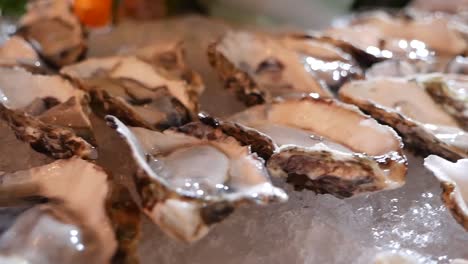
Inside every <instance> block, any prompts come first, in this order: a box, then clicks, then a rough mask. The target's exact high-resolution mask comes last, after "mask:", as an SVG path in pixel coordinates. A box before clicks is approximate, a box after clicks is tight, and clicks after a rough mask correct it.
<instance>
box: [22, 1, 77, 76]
mask: <svg viewBox="0 0 468 264" xmlns="http://www.w3.org/2000/svg"><path fill="white" fill-rule="evenodd" d="M16 34H17V35H18V36H21V37H23V38H24V39H26V40H27V41H28V42H29V43H31V45H32V46H33V47H34V49H35V50H36V51H37V52H38V53H39V54H40V55H41V57H42V58H43V59H44V61H46V62H47V63H49V64H51V65H52V66H54V67H57V68H60V67H62V66H64V65H68V64H71V63H74V62H76V61H77V60H79V59H80V58H81V57H83V56H84V53H85V52H86V42H85V33H84V30H83V28H82V26H81V24H80V22H79V20H78V18H77V17H76V16H75V15H74V14H73V12H72V10H71V6H70V3H69V2H68V1H63V0H35V1H31V2H29V4H28V5H27V12H26V14H25V15H24V16H23V17H21V20H20V25H19V28H18V31H17V32H16Z"/></svg>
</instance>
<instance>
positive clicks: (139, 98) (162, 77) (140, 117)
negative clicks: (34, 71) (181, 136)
mask: <svg viewBox="0 0 468 264" xmlns="http://www.w3.org/2000/svg"><path fill="white" fill-rule="evenodd" d="M174 52H175V51H174ZM140 56H142V57H145V56H146V55H140ZM145 58H147V57H145ZM164 67H169V66H168V65H165V66H158V65H156V64H155V62H154V61H151V62H148V60H147V59H145V60H144V59H142V58H140V57H137V56H116V57H108V58H95V59H88V60H86V61H83V62H81V63H78V64H75V65H71V66H67V67H64V68H63V69H62V70H61V73H62V74H64V75H66V76H68V77H70V78H72V79H73V80H74V81H75V82H77V83H79V85H81V86H82V87H83V88H84V89H85V90H87V91H89V92H90V94H91V96H92V100H93V105H94V106H95V107H96V108H97V111H98V112H100V113H101V114H102V115H105V114H113V115H115V116H117V117H118V118H120V119H121V120H122V121H124V122H125V123H126V124H128V125H132V126H139V127H146V128H149V129H166V128H168V127H171V126H180V125H183V124H185V123H187V122H189V121H191V120H192V118H193V116H194V113H195V112H196V111H197V109H198V94H199V93H200V92H201V91H202V90H203V88H202V86H201V84H200V82H199V81H198V79H197V78H196V77H193V76H192V77H193V78H195V79H197V80H195V79H193V78H192V77H187V78H188V79H189V80H186V79H183V78H182V74H181V73H179V72H177V73H175V72H176V70H174V69H172V70H171V69H167V68H164ZM186 71H188V70H187V69H186ZM193 74H195V73H193ZM196 76H198V75H196ZM189 81H190V82H189Z"/></svg>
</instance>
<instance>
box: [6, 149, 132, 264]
mask: <svg viewBox="0 0 468 264" xmlns="http://www.w3.org/2000/svg"><path fill="white" fill-rule="evenodd" d="M0 179H1V181H0V191H1V192H0V203H1V205H2V206H3V207H15V206H16V207H17V206H21V205H24V204H25V203H26V204H27V203H29V204H32V205H33V206H32V207H31V208H30V209H28V210H26V211H25V212H24V213H22V214H20V216H19V217H18V218H17V219H16V221H15V222H14V223H13V225H12V226H11V227H10V228H9V229H8V230H7V231H6V232H5V233H4V234H3V235H2V237H1V239H0V255H1V257H2V258H4V257H6V258H10V259H11V260H12V259H19V260H22V261H27V262H34V263H41V264H42V263H84V262H89V263H110V261H111V259H112V257H113V256H114V255H115V254H116V252H119V253H120V254H124V253H125V252H127V251H126V250H127V249H126V248H125V246H127V245H126V243H128V242H125V241H123V242H122V241H121V239H122V237H117V235H119V236H123V235H125V236H126V237H124V238H125V239H127V240H131V236H128V234H127V233H126V229H132V230H133V229H134V228H135V227H137V226H138V221H137V220H130V219H132V217H133V218H134V219H139V217H138V208H137V207H136V206H134V208H133V212H136V214H135V213H133V214H129V212H130V211H131V208H130V207H129V205H128V203H129V201H130V203H131V200H125V202H126V204H127V205H125V203H124V201H123V200H122V198H125V199H128V198H129V197H125V196H128V195H125V194H122V192H121V190H119V189H118V188H116V187H115V186H112V184H110V179H109V178H108V175H107V174H106V173H105V172H104V171H103V170H102V169H101V168H100V167H98V166H97V165H95V164H93V163H90V162H88V161H84V160H82V159H79V158H76V157H75V158H71V159H68V160H58V161H55V162H52V163H49V164H46V165H43V166H39V167H34V168H31V169H29V170H23V171H17V172H13V173H2V174H0ZM119 199H120V200H119ZM35 201H39V202H40V201H49V202H48V203H45V204H44V203H41V204H37V205H35ZM116 201H120V203H119V205H120V207H115V206H113V205H114V203H115V202H116ZM116 217H120V219H117V218H116ZM125 217H126V218H125ZM122 218H125V219H126V223H132V225H134V226H132V225H130V226H126V227H125V226H123V225H122ZM132 221H133V222H132ZM125 228H126V229H125ZM116 232H119V233H116ZM41 241H42V242H41ZM45 241H47V243H45ZM67 242H68V243H67ZM69 242H71V243H69ZM120 257H122V258H121V260H122V261H124V260H125V258H123V257H124V255H122V256H120ZM8 263H12V262H8Z"/></svg>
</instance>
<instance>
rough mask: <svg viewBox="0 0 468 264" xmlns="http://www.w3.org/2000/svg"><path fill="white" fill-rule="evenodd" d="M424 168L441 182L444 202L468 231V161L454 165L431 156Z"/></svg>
mask: <svg viewBox="0 0 468 264" xmlns="http://www.w3.org/2000/svg"><path fill="white" fill-rule="evenodd" d="M424 166H425V167H426V168H427V169H428V170H430V171H432V173H434V175H435V176H436V177H437V179H438V180H439V181H440V182H441V187H442V190H443V192H442V200H443V201H444V203H445V204H446V205H447V207H448V208H449V209H450V211H451V212H452V215H453V217H454V218H455V219H456V220H457V221H458V222H459V223H460V224H461V225H462V226H463V227H464V228H465V230H466V231H468V159H460V160H458V161H457V162H455V163H452V162H450V161H448V160H445V159H443V158H441V157H439V156H436V155H430V156H428V157H427V158H425V159H424Z"/></svg>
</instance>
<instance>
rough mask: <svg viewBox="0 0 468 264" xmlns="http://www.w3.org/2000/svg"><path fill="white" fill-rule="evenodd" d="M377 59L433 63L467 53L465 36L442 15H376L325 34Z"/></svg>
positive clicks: (365, 15)
mask: <svg viewBox="0 0 468 264" xmlns="http://www.w3.org/2000/svg"><path fill="white" fill-rule="evenodd" d="M324 34H325V35H326V36H329V37H331V38H335V39H339V40H343V41H345V42H348V43H350V44H352V45H353V46H355V47H356V48H358V49H360V50H362V51H365V52H366V53H367V54H369V55H371V56H372V57H374V58H377V59H381V60H384V59H389V58H397V59H409V60H423V61H426V60H429V61H431V60H433V59H434V56H437V57H448V58H451V57H454V56H457V55H460V54H463V53H464V52H466V51H467V42H466V41H465V40H464V37H463V34H462V33H461V32H460V31H459V30H458V29H457V27H456V26H454V25H453V23H452V21H451V20H450V19H449V18H447V17H445V16H442V15H427V16H424V17H423V18H422V17H411V16H410V15H409V14H406V15H400V16H391V15H389V14H387V13H384V12H373V13H367V14H364V15H360V16H357V17H354V18H352V19H350V21H347V22H345V23H342V25H339V26H335V27H332V28H330V29H328V30H326V31H325V32H324Z"/></svg>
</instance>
